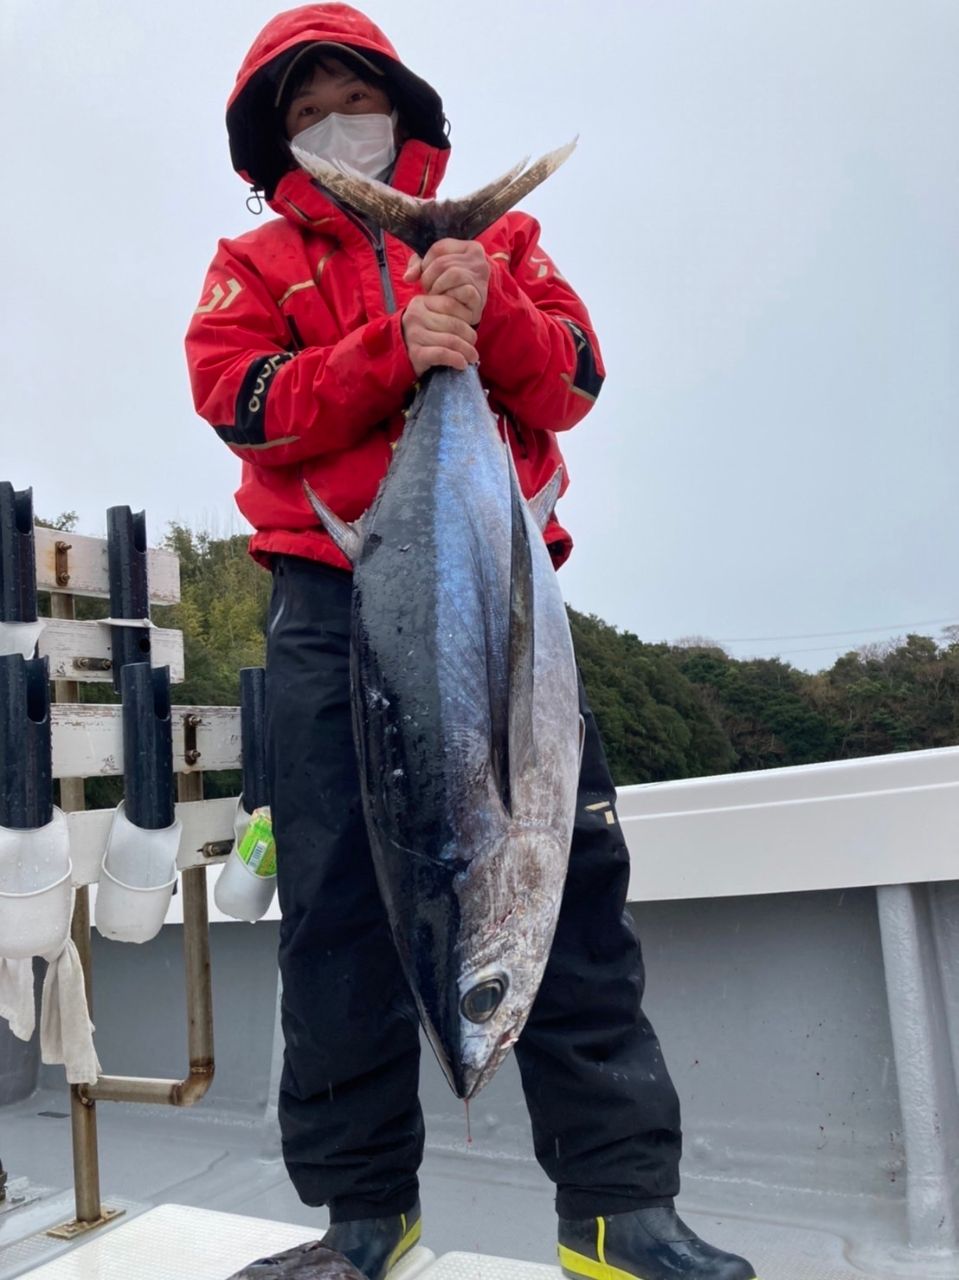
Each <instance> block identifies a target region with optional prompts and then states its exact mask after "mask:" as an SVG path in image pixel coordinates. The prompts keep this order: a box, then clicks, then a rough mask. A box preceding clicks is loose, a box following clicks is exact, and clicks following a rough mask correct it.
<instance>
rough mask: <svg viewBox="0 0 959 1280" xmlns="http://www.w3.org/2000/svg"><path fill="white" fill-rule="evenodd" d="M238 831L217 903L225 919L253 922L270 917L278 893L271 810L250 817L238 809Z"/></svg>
mask: <svg viewBox="0 0 959 1280" xmlns="http://www.w3.org/2000/svg"><path fill="white" fill-rule="evenodd" d="M247 823H248V825H246V824H247ZM244 828H245V829H244ZM235 830H236V836H237V838H236V840H235V841H234V844H233V848H232V850H231V851H230V856H229V858H228V859H227V861H226V863H225V865H224V867H223V870H222V871H221V872H220V875H219V878H218V879H217V882H216V885H215V886H214V889H213V901H214V902H215V903H216V905H217V906H218V907H219V909H220V910H221V911H222V912H223V913H224V914H225V915H228V916H232V917H233V918H234V919H235V920H249V921H251V922H252V921H254V920H259V919H260V918H261V916H263V915H264V914H265V913H266V910H267V908H268V907H269V905H270V903H271V902H272V901H273V892H274V890H275V889H276V842H275V841H274V839H273V824H272V822H271V820H270V810H269V807H268V806H265V805H264V806H263V807H262V808H260V809H254V810H253V813H252V814H250V815H249V816H248V815H247V814H246V812H245V811H244V810H243V809H242V808H238V810H237V817H236V823H235Z"/></svg>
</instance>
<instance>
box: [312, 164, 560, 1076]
mask: <svg viewBox="0 0 959 1280" xmlns="http://www.w3.org/2000/svg"><path fill="white" fill-rule="evenodd" d="M566 154H568V149H565V150H564V152H558V153H554V154H553V155H552V156H548V157H545V158H544V159H543V160H541V161H539V162H538V163H537V164H536V165H534V166H532V167H531V168H530V169H528V170H526V171H525V172H523V173H522V174H520V172H519V170H514V171H513V172H512V173H510V174H508V175H507V176H506V177H505V178H504V179H501V180H500V182H499V183H494V184H492V185H491V186H490V187H488V188H486V189H485V190H484V191H483V192H479V193H477V194H476V195H475V196H472V197H467V198H466V199H465V200H462V201H456V202H449V203H444V204H441V203H439V202H433V201H429V202H423V201H413V200H411V199H410V198H408V197H405V196H401V195H399V194H398V193H396V192H395V191H393V190H392V189H391V188H387V187H382V186H380V185H379V184H367V183H364V182H362V181H359V180H354V179H352V178H351V177H348V176H344V175H343V174H342V173H339V172H338V171H337V170H334V169H331V168H330V166H327V165H323V164H322V163H321V162H317V161H314V160H312V158H311V157H308V156H304V155H302V154H301V155H299V156H298V159H299V160H300V162H301V163H302V164H303V166H304V168H307V169H309V170H311V171H312V172H313V173H314V176H316V177H317V178H318V179H319V180H320V181H321V183H322V184H323V186H324V187H326V188H327V189H329V190H330V191H331V192H332V193H333V194H334V195H336V197H337V198H339V199H341V200H343V201H344V202H346V203H348V204H349V205H351V206H352V207H353V208H355V209H358V210H360V211H361V212H363V213H365V214H367V215H368V216H370V217H372V218H375V219H376V220H377V221H378V222H379V223H380V224H382V225H384V226H386V227H387V228H388V229H389V230H391V231H393V232H394V233H395V234H396V235H398V236H400V237H401V238H402V239H404V240H405V241H406V242H407V243H408V244H410V245H411V246H412V247H413V248H415V249H416V250H417V251H418V252H420V253H422V252H424V250H425V249H426V248H428V246H429V244H431V243H432V242H433V241H434V240H435V239H437V238H438V237H440V236H443V235H448V234H453V235H459V236H461V237H464V238H465V237H466V236H471V235H475V234H476V233H477V232H478V231H480V230H482V228H483V227H484V226H486V225H488V223H489V222H491V221H493V220H494V219H495V218H496V217H498V216H500V214H501V213H502V212H504V210H505V209H506V208H509V207H510V206H511V205H512V204H514V203H515V202H516V200H518V199H519V198H521V196H522V195H523V194H525V192H526V191H528V190H530V189H531V188H532V186H535V185H536V183H537V182H540V181H542V180H543V178H545V177H546V176H547V174H548V173H550V172H552V170H553V168H555V167H556V166H557V165H558V164H559V163H561V160H562V159H565V155H566ZM521 168H522V166H520V169H521ZM560 479H561V476H560V474H559V473H557V475H556V476H555V477H554V478H553V480H552V481H551V482H550V483H549V484H548V485H547V486H546V488H545V489H544V490H543V492H542V493H540V494H538V495H537V496H536V497H535V498H533V499H532V501H531V502H529V503H528V502H527V501H526V499H525V498H524V497H523V495H522V493H521V492H520V489H519V485H518V482H517V478H516V472H515V469H514V467H513V460H512V455H511V453H510V451H509V449H508V447H507V446H506V444H505V443H504V441H503V439H502V437H501V435H500V433H499V430H498V427H497V423H496V419H495V418H494V417H493V415H492V413H491V412H490V409H489V406H488V404H487V400H486V395H485V392H484V390H483V387H482V385H481V383H480V379H479V374H478V372H477V370H476V369H475V368H470V369H467V370H465V371H464V372H459V371H456V370H450V369H435V370H433V371H432V372H431V373H430V374H429V375H428V376H427V377H426V378H425V380H424V383H423V386H422V389H421V390H420V391H419V393H418V395H417V397H416V400H415V402H414V404H413V406H412V409H411V411H410V414H409V418H408V421H407V424H406V428H405V430H404V432H403V435H402V438H401V440H400V443H399V445H398V447H397V449H396V452H395V455H394V457H393V461H392V464H391V466H390V469H389V472H388V473H387V475H386V477H385V479H384V481H383V484H382V486H381V488H380V491H379V493H378V495H377V497H376V500H375V501H374V503H373V505H372V507H370V509H369V511H368V512H367V513H366V514H365V515H364V516H363V518H362V519H361V520H360V521H359V522H357V523H356V524H354V525H346V524H344V523H343V522H342V521H340V520H339V519H338V518H337V517H336V516H335V515H334V514H333V512H331V511H330V510H329V509H328V508H327V507H326V506H325V505H324V504H323V503H322V502H321V501H319V499H318V498H317V497H316V495H315V494H313V493H312V491H310V492H309V497H310V500H311V502H312V503H313V506H314V509H315V510H316V512H317V514H318V515H319V517H320V518H321V519H322V520H323V522H324V524H325V525H326V527H327V529H328V530H329V531H330V533H331V535H332V536H333V538H334V539H335V540H336V541H337V543H338V545H339V546H340V547H341V548H342V550H343V551H344V552H345V554H346V555H347V556H348V557H349V559H350V560H351V561H352V562H353V566H354V574H353V612H352V654H351V677H352V699H353V711H354V729H355V735H356V744H357V751H358V755H359V764H360V780H361V785H362V792H363V802H364V807H365V814H366V822H367V827H368V830H369V836H370V844H371V846H372V851H373V858H374V862H375V867H376V875H377V880H378V883H379V886H380V891H381V893H382V895H383V899H384V901H385V904H386V908H387V912H388V915H389V919H390V923H391V926H392V930H393V936H394V939H395V942H396V947H397V951H398V953H399V956H400V960H401V963H402V965H403V968H404V970H405V973H406V976H407V979H408V981H409V983H410V987H411V988H412V991H413V994H414V997H415V999H416V1002H417V1005H418V1008H419V1011H420V1015H421V1018H422V1021H423V1025H424V1027H425V1029H426V1032H427V1035H428V1037H429V1039H430V1041H431V1043H432V1045H433V1048H434V1050H435V1051H436V1055H437V1058H438V1059H439V1061H440V1064H441V1066H442V1067H443V1070H444V1071H445V1073H446V1076H447V1078H448V1079H449V1082H450V1084H451V1086H452V1088H453V1090H454V1091H455V1093H456V1094H457V1095H458V1096H459V1097H462V1098H470V1097H472V1096H473V1095H474V1094H475V1093H476V1092H477V1091H478V1090H479V1089H480V1088H481V1087H482V1086H483V1084H485V1083H486V1082H487V1081H488V1080H489V1079H490V1077H491V1076H492V1075H493V1073H494V1072H495V1070H496V1068H497V1067H498V1066H499V1064H500V1063H501V1062H502V1060H503V1059H504V1057H505V1056H506V1054H507V1053H508V1052H509V1049H510V1047H511V1046H512V1045H513V1044H514V1043H515V1041H516V1039H517V1037H518V1036H519V1034H520V1032H521V1031H522V1029H523V1026H524V1024H525V1022H526V1018H527V1015H528V1014H529V1011H530V1007H531V1006H532V1003H533V1000H534V998H535V996H536V992H537V990H538V988H539V984H540V980H541V978H542V976H543V970H544V968H545V965H546V961H547V958H548V955H549V950H550V945H551V942H552V938H553V933H554V930H555V927H556V920H557V916H558V914H559V907H560V900H561V897H562V893H563V884H564V880H565V876H566V866H567V860H568V856H569V847H570V841H571V838H572V828H573V816H574V810H575V803H576V790H577V781H578V773H579V759H580V740H581V721H580V717H579V708H578V698H577V681H576V669H575V664H574V659H573V648H572V642H571V640H570V634H569V626H568V623H567V619H566V610H565V607H564V604H563V599H562V596H561V594H560V590H559V586H558V584H557V581H556V574H555V572H554V570H553V566H552V564H551V562H550V558H549V554H548V552H547V550H546V546H545V543H544V541H543V537H542V532H541V530H542V528H543V527H545V523H546V520H547V518H548V516H549V515H550V513H551V511H552V507H553V504H554V503H555V500H556V496H557V494H558V491H559V484H560Z"/></svg>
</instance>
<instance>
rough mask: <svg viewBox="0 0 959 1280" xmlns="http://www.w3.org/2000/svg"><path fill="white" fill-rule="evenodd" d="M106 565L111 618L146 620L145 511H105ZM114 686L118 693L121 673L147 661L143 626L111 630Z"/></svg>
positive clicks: (147, 637) (147, 634) (147, 642)
mask: <svg viewBox="0 0 959 1280" xmlns="http://www.w3.org/2000/svg"><path fill="white" fill-rule="evenodd" d="M107 564H108V567H109V571H110V617H111V618H148V617H149V616H150V590H149V584H148V581H147V522H146V512H145V511H138V512H136V514H134V513H133V512H132V511H131V510H130V508H129V507H110V508H108V510H107ZM110 643H111V645H112V648H113V687H114V689H116V691H117V693H119V692H120V690H121V674H120V673H121V672H122V670H123V668H124V667H125V666H126V665H127V663H130V662H149V661H150V632H149V630H148V628H146V627H111V638H110Z"/></svg>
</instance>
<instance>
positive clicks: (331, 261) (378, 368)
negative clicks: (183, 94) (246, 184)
mask: <svg viewBox="0 0 959 1280" xmlns="http://www.w3.org/2000/svg"><path fill="white" fill-rule="evenodd" d="M317 41H327V42H329V41H332V42H337V43H339V44H341V45H347V46H349V47H351V48H356V49H360V50H363V52H364V55H366V54H369V56H370V57H371V58H375V59H376V61H377V64H378V65H382V66H383V67H384V69H385V70H384V75H385V79H386V84H387V87H388V90H389V91H390V92H391V96H392V97H393V98H394V101H395V105H396V106H397V108H398V110H399V113H400V118H401V121H403V123H404V124H405V125H406V127H407V130H408V131H410V132H413V131H416V135H417V136H413V137H411V138H410V139H409V140H408V141H406V142H405V143H404V144H403V146H402V147H401V149H400V151H399V154H398V156H397V160H396V163H395V166H394V171H393V176H392V178H391V182H392V185H393V186H394V187H396V188H398V189H399V190H401V191H405V192H407V193H409V194H411V195H417V196H423V197H430V196H433V195H434V194H435V192H436V189H437V186H438V185H439V182H440V179H441V178H442V176H443V172H444V170H445V168H446V163H447V160H448V157H449V147H448V144H447V143H446V140H445V135H444V133H443V131H442V127H441V126H442V124H443V116H442V104H441V103H440V100H439V97H438V96H437V95H436V93H435V91H434V90H432V89H431V88H430V86H428V85H427V84H426V83H425V82H424V81H421V80H419V79H418V78H417V77H415V76H413V74H412V73H411V72H410V71H409V70H408V69H407V68H405V67H404V66H403V64H402V63H400V62H399V59H398V57H397V55H396V52H395V50H394V49H393V47H392V45H391V44H390V43H389V41H388V40H387V39H386V37H385V36H384V35H383V33H382V32H381V31H380V30H379V29H378V28H377V27H376V26H374V25H373V23H372V22H370V21H369V20H368V19H367V18H365V17H364V16H363V15H362V14H360V13H358V12H357V11H356V10H355V9H352V8H350V7H349V6H348V5H343V4H320V5H305V6H303V7H302V8H299V9H293V10H290V11H288V12H286V13H282V14H280V15H279V16H278V17H276V18H274V19H273V21H272V22H270V23H269V24H268V25H267V26H266V27H265V28H264V30H263V31H262V32H261V34H260V35H259V36H258V37H257V39H256V41H255V42H254V44H253V47H252V48H251V50H250V52H249V53H248V55H247V57H246V59H245V61H244V63H243V66H242V67H241V69H240V72H239V75H238V77H237V84H236V88H235V90H234V92H233V94H232V96H231V99H230V104H229V107H228V111H227V124H228V129H229V132H230V142H231V151H232V154H233V158H234V164H235V167H236V168H237V170H238V171H239V172H240V174H241V176H243V177H244V178H246V179H247V180H248V181H252V182H253V183H254V184H255V185H256V186H257V187H262V188H263V189H264V190H265V191H266V195H267V198H268V203H269V205H270V207H271V208H272V209H273V210H274V211H275V212H276V213H278V214H279V215H280V216H279V218H276V219H274V220H271V221H270V222H268V223H266V224H265V225H264V226H261V227H258V228H257V229H256V230H254V231H250V232H247V233H246V234H245V235H242V236H239V237H237V238H236V239H234V240H221V241H220V244H219V247H218V251H217V254H216V257H215V258H214V260H213V262H212V264H211V266H210V269H209V272H208V273H207V277H206V281H205V283H204V286H203V292H202V294H201V297H200V301H199V305H198V307H197V309H196V311H195V313H194V315H193V319H192V322H191V324H190V327H189V331H188V333H187V338H186V350H187V360H188V364H189V369H190V378H191V383H192V388H193V397H194V402H195V404H196V408H197V412H198V413H199V414H200V415H201V416H202V417H203V418H205V419H206V421H207V422H209V423H210V425H211V426H212V427H213V429H214V430H215V431H216V433H217V435H219V436H220V438H221V439H222V440H224V441H225V443H226V444H227V445H228V446H229V447H230V449H232V451H233V452H234V453H235V454H236V455H237V457H239V458H240V459H241V460H242V463H243V475H242V480H241V483H240V488H239V489H238V491H237V494H236V499H237V504H238V506H239V508H240V510H241V511H242V512H243V514H244V515H245V516H246V518H247V519H248V520H249V521H250V523H251V524H252V525H253V526H254V529H255V533H254V535H253V538H252V540H251V544H250V549H251V551H252V553H253V554H254V556H256V558H257V559H258V560H260V561H261V562H262V563H264V564H269V562H270V559H271V556H272V555H273V554H276V553H282V554H288V555H296V556H304V557H306V558H308V559H314V560H322V561H325V562H327V563H328V564H331V565H335V566H337V567H339V568H348V567H349V565H348V563H347V561H346V559H345V558H344V557H343V555H342V553H341V552H340V551H339V550H338V548H337V547H336V546H335V545H334V544H333V542H332V541H331V540H330V538H329V535H328V534H327V533H326V532H325V530H324V529H323V528H322V527H321V526H320V524H319V523H318V521H317V518H316V516H315V515H314V514H313V511H312V509H311V507H310V505H309V503H308V502H307V499H306V497H305V495H304V492H303V481H304V480H307V481H309V483H310V485H311V486H312V487H313V489H314V490H315V491H316V492H317V493H318V494H319V495H320V497H321V498H323V500H324V501H325V502H326V503H328V504H329V506H331V507H332V508H333V510H334V511H336V512H337V514H338V515H340V516H341V517H342V518H343V519H345V520H355V519H357V518H358V517H359V516H360V515H362V513H363V512H364V511H365V510H366V508H367V507H368V506H369V505H370V503H371V502H372V501H373V498H374V497H375V495H376V491H377V489H378V487H379V484H380V481H381V480H382V479H383V476H384V475H385V473H386V470H387V467H388V466H389V463H390V458H391V457H392V450H393V447H394V446H395V443H396V440H397V438H398V437H399V434H400V432H401V431H402V429H403V422H404V410H405V409H406V408H407V407H408V406H409V404H410V402H411V400H412V397H413V393H414V390H415V383H416V375H415V373H414V371H413V367H412V365H411V364H410V361H409V356H408V355H407V351H406V346H405V343H404V340H403V334H402V331H401V327H400V318H401V314H402V310H403V308H404V307H405V305H406V304H407V303H408V302H409V300H410V298H411V297H412V296H413V295H414V293H416V292H419V286H418V285H408V284H405V283H404V282H403V274H404V272H405V269H406V264H407V262H408V260H409V257H410V250H409V249H408V248H407V247H406V246H405V245H403V244H402V243H401V242H400V241H398V240H395V239H394V238H393V237H392V236H390V235H385V236H383V235H377V234H376V233H375V232H372V231H371V230H370V229H369V228H368V227H367V226H366V225H365V224H364V223H363V222H362V220H361V219H359V218H356V217H354V216H352V215H351V214H350V213H349V212H347V211H346V210H345V209H344V208H342V207H341V206H339V205H337V204H336V203H335V202H334V201H333V200H331V199H330V197H329V196H328V195H327V194H326V193H325V192H324V191H323V190H322V189H320V187H319V186H318V185H317V184H316V183H314V182H313V180H312V179H311V178H310V177H309V176H308V175H307V174H306V173H305V172H303V170H301V169H299V168H292V169H289V168H287V165H288V163H289V161H288V158H287V155H286V153H285V152H284V151H283V150H282V144H281V143H279V142H278V141H277V138H278V137H279V124H278V120H277V113H276V110H275V108H274V106H273V101H274V94H275V87H276V83H277V80H278V78H279V76H280V75H282V71H283V69H284V67H285V66H286V67H288V66H289V65H290V60H291V59H292V58H293V57H295V56H296V54H297V53H298V52H300V51H301V50H302V49H303V47H304V46H305V45H308V44H311V43H313V42H317ZM419 135H424V136H419ZM538 237H539V227H538V224H537V223H536V222H535V221H534V220H533V219H532V218H530V217H528V216H526V215H525V214H521V213H515V212H511V213H508V214H506V215H505V217H503V218H500V219H499V220H498V221H497V222H496V223H494V224H493V226H492V227H490V228H489V229H488V230H487V231H485V232H484V233H483V234H482V235H481V236H480V237H479V239H480V241H481V243H482V244H483V245H484V247H485V248H486V251H487V254H488V256H489V258H490V262H491V268H492V270H491V275H490V284H489V294H488V298H487V302H486V306H485V309H484V312H483V317H482V320H481V321H480V324H479V327H478V338H477V349H478V351H479V355H480V374H481V377H482V380H483V382H484V384H485V385H486V387H487V389H488V391H489V398H490V404H491V406H492V408H493V410H494V411H495V412H496V413H497V414H498V415H499V417H500V420H501V424H502V427H503V429H504V430H505V431H506V432H508V438H509V440H510V443H511V445H512V449H513V455H514V458H515V459H516V467H517V472H518V475H519V480H520V485H521V487H522V489H523V492H524V493H525V494H526V495H527V496H530V495H532V494H533V493H535V492H537V491H538V490H539V489H540V488H542V486H543V485H544V484H545V483H546V482H547V481H548V480H549V479H550V477H551V476H552V475H553V473H554V472H555V470H556V467H557V466H558V465H559V463H560V462H561V461H562V457H561V454H560V451H559V446H558V444H557V441H556V435H555V433H556V432H557V431H564V430H566V429H568V428H569V427H572V426H574V425H575V424H576V423H577V422H579V420H580V419H581V418H582V417H583V416H584V415H585V414H586V413H587V411H588V410H589V408H590V406H591V404H592V402H593V400H595V398H596V395H597V394H598V392H599V388H600V386H601V385H602V379H603V369H602V363H601V357H600V354H599V349H598V345H597V342H596V338H595V336H594V334H593V331H592V328H591V326H590V321H589V316H588V315H587V313H586V309H585V307H584V306H583V304H582V302H581V301H580V300H579V298H578V297H577V296H576V294H575V293H574V292H573V290H572V289H571V288H570V286H569V285H568V284H567V283H566V281H565V280H564V279H563V277H562V276H561V275H560V274H559V273H558V272H557V271H556V268H555V267H554V266H553V263H552V262H551V261H550V259H549V257H548V256H547V255H546V254H545V253H544V252H543V250H542V249H541V248H540V246H539V239H538ZM545 537H546V541H547V544H548V545H549V548H550V552H551V554H552V556H553V559H554V561H555V563H556V564H557V565H558V564H560V563H562V561H563V560H564V559H565V558H566V556H567V555H568V554H569V551H570V548H571V546H572V541H571V539H570V537H569V535H568V534H567V533H566V531H565V530H564V529H563V528H562V527H561V526H560V525H559V524H558V523H557V522H556V521H555V519H554V520H552V521H550V523H549V525H548V526H547V528H546V532H545Z"/></svg>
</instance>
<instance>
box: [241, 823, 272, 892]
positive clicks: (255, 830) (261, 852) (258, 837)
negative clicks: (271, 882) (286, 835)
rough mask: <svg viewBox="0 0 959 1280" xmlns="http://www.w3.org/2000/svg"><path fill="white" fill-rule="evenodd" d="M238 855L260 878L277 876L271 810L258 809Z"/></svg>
mask: <svg viewBox="0 0 959 1280" xmlns="http://www.w3.org/2000/svg"><path fill="white" fill-rule="evenodd" d="M237 854H238V855H239V857H240V858H242V860H243V861H244V862H245V863H246V865H247V866H248V867H249V869H250V870H251V871H252V872H253V873H254V875H258V876H275V875H276V841H275V840H274V839H273V823H272V822H271V821H270V814H269V810H264V809H257V810H256V811H255V813H254V814H253V816H252V818H251V819H250V825H249V826H248V827H247V829H246V833H245V835H244V836H243V839H242V840H241V841H240V844H239V847H238V848H237Z"/></svg>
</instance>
